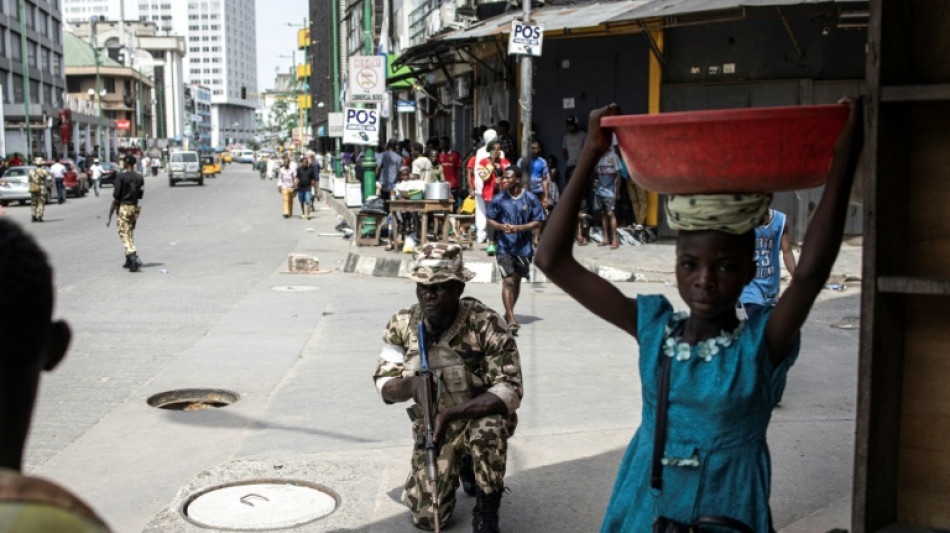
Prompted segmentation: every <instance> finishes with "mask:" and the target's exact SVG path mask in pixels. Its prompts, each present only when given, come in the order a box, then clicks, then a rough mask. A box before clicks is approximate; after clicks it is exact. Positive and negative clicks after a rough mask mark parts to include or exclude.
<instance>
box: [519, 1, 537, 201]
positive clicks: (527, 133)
mask: <svg viewBox="0 0 950 533" xmlns="http://www.w3.org/2000/svg"><path fill="white" fill-rule="evenodd" d="M522 5H523V9H524V10H523V12H522V16H523V18H524V20H523V21H522V22H524V24H529V23H530V22H531V0H523V4H522ZM520 61H521V98H520V100H521V105H520V107H521V173H522V174H523V175H524V176H525V178H524V182H525V183H528V184H530V183H531V168H532V166H533V163H534V162H533V161H531V107H532V101H531V97H532V92H533V91H532V86H533V78H534V71H533V70H532V66H531V63H532V60H531V56H530V55H522V56H520Z"/></svg>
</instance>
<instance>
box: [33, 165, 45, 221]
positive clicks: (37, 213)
mask: <svg viewBox="0 0 950 533" xmlns="http://www.w3.org/2000/svg"><path fill="white" fill-rule="evenodd" d="M46 176H47V173H46V170H44V169H42V168H40V167H34V168H33V169H31V170H30V174H29V180H30V186H31V187H32V186H33V185H38V186H39V188H40V192H31V193H30V215H32V217H33V219H34V220H42V219H43V213H45V212H46Z"/></svg>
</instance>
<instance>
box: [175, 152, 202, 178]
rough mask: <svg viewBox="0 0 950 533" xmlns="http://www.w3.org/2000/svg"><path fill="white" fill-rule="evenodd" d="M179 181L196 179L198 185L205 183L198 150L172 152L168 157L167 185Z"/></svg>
mask: <svg viewBox="0 0 950 533" xmlns="http://www.w3.org/2000/svg"><path fill="white" fill-rule="evenodd" d="M179 181H196V182H198V185H204V184H205V178H204V174H202V172H201V161H200V160H199V159H198V152H172V155H171V157H169V159H168V186H169V187H174V186H175V184H176V183H178V182H179Z"/></svg>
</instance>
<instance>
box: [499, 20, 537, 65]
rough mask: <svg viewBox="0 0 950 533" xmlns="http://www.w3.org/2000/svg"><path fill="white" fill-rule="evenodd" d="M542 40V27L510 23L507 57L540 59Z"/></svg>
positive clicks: (517, 22) (514, 21) (516, 21)
mask: <svg viewBox="0 0 950 533" xmlns="http://www.w3.org/2000/svg"><path fill="white" fill-rule="evenodd" d="M543 40H544V26H541V25H540V24H525V23H524V22H521V21H518V20H513V21H511V33H510V34H509V36H508V55H514V54H521V55H527V56H535V57H541V42H542V41H543Z"/></svg>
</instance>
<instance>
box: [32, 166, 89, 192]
mask: <svg viewBox="0 0 950 533" xmlns="http://www.w3.org/2000/svg"><path fill="white" fill-rule="evenodd" d="M59 162H60V163H62V164H63V166H65V167H66V172H64V173H63V187H64V188H65V189H66V196H69V194H70V193H72V195H73V196H75V197H76V198H80V197H82V196H85V195H86V193H87V192H89V176H88V175H87V174H86V173H85V172H82V171H80V170H79V167H77V166H76V162H75V161H73V160H72V159H60V160H59ZM42 166H43V168H45V169H46V171H47V172H49V169H50V167H52V166H53V161H47V162H45V163H43V165H42Z"/></svg>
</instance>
